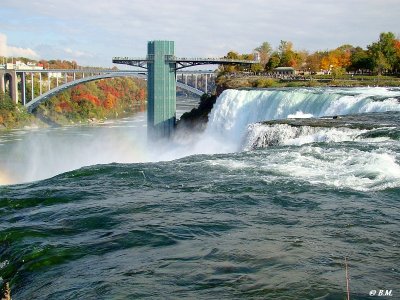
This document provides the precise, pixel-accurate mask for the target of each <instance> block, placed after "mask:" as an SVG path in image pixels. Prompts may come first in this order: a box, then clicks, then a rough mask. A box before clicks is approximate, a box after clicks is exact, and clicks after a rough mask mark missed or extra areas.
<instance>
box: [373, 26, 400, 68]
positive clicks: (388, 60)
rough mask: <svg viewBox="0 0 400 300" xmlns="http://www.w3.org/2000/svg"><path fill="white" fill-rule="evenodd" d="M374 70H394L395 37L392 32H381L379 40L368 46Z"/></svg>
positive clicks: (395, 55)
mask: <svg viewBox="0 0 400 300" xmlns="http://www.w3.org/2000/svg"><path fill="white" fill-rule="evenodd" d="M368 53H369V56H370V58H371V61H372V68H373V70H374V72H377V73H378V74H382V72H384V71H385V70H390V71H394V70H395V67H396V63H397V53H396V38H395V35H394V34H393V33H392V32H387V33H386V32H382V33H381V34H380V35H379V41H377V42H375V43H372V44H371V45H369V46H368Z"/></svg>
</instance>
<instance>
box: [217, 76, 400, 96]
mask: <svg viewBox="0 0 400 300" xmlns="http://www.w3.org/2000/svg"><path fill="white" fill-rule="evenodd" d="M217 85H218V89H217V90H218V92H219V93H220V92H221V91H222V90H225V89H236V88H243V87H248V88H251V87H253V88H271V87H275V88H279V87H329V86H333V87H363V86H390V87H400V78H398V77H392V76H351V75H346V76H340V77H336V78H334V77H332V76H331V75H320V76H307V77H305V76H302V77H293V78H271V77H265V76H246V77H245V76H225V75H224V76H219V77H218V78H217Z"/></svg>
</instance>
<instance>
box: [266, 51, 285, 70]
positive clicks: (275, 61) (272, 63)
mask: <svg viewBox="0 0 400 300" xmlns="http://www.w3.org/2000/svg"><path fill="white" fill-rule="evenodd" d="M280 62H281V58H280V56H279V53H278V52H274V53H272V55H271V57H270V59H269V61H268V63H267V65H266V69H267V70H270V71H271V70H273V69H275V68H276V67H277V66H279V64H280Z"/></svg>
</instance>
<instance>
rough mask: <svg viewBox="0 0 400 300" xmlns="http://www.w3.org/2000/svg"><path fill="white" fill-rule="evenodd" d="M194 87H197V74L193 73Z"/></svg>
mask: <svg viewBox="0 0 400 300" xmlns="http://www.w3.org/2000/svg"><path fill="white" fill-rule="evenodd" d="M194 87H195V88H196V89H197V74H196V75H194Z"/></svg>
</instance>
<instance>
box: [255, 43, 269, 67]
mask: <svg viewBox="0 0 400 300" xmlns="http://www.w3.org/2000/svg"><path fill="white" fill-rule="evenodd" d="M254 50H255V51H257V52H258V53H260V64H261V65H262V66H263V67H265V65H266V64H267V62H268V60H269V58H270V56H271V53H272V47H271V45H270V44H269V43H268V42H263V43H262V44H261V45H260V46H258V47H257V48H255V49H254Z"/></svg>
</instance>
